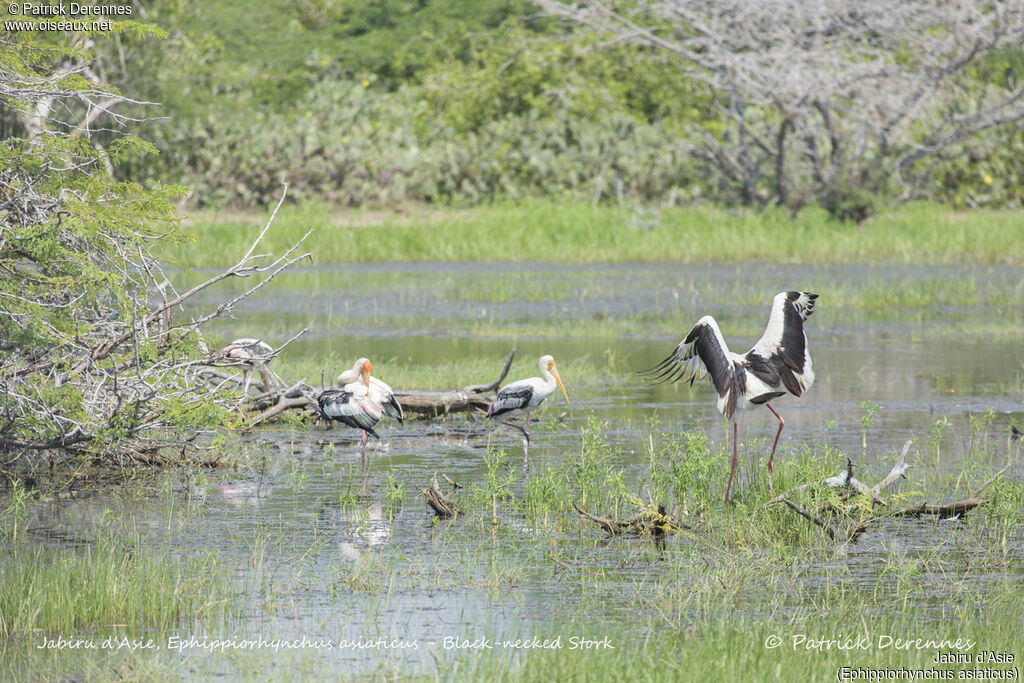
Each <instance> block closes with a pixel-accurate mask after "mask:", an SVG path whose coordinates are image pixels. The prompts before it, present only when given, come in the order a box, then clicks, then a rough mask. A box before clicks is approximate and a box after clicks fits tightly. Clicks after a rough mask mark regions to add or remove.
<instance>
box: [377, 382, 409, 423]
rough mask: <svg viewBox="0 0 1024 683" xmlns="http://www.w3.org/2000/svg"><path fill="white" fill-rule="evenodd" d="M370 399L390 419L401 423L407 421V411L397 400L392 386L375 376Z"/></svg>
mask: <svg viewBox="0 0 1024 683" xmlns="http://www.w3.org/2000/svg"><path fill="white" fill-rule="evenodd" d="M370 399H371V400H373V401H376V402H377V404H378V405H379V406H380V407H381V408H383V409H384V414H385V415H387V416H388V417H390V418H393V419H395V420H398V421H399V422H404V421H405V411H404V410H402V404H401V403H399V402H398V399H397V398H395V392H394V391H393V390H392V389H391V387H390V386H388V385H387V384H385V383H384V382H382V381H380V380H379V379H377V378H376V377H373V376H371V377H370Z"/></svg>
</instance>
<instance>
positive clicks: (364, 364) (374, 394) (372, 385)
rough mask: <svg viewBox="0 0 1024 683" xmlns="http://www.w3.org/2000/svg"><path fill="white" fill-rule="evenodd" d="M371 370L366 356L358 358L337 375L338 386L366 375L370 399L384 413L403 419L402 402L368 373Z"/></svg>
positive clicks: (387, 387)
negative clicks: (353, 363) (347, 368)
mask: <svg viewBox="0 0 1024 683" xmlns="http://www.w3.org/2000/svg"><path fill="white" fill-rule="evenodd" d="M372 370H373V364H372V363H371V362H370V359H368V358H360V359H359V360H357V361H356V364H355V365H353V366H352V369H351V370H346V371H345V372H343V373H341V374H340V375H338V380H337V383H338V386H341V387H343V386H345V385H346V384H351V383H353V382H358V381H359V378H360V377H362V376H364V374H365V376H366V378H367V381H368V382H369V384H368V385H367V390H368V393H369V395H370V399H372V400H373V401H376V402H377V405H379V406H380V407H381V408H382V409H383V410H384V414H385V415H387V416H388V417H390V418H393V419H395V420H398V421H399V422H404V421H405V411H404V410H402V404H401V403H399V402H398V399H397V398H395V392H394V391H393V390H392V389H391V387H389V386H388V385H387V384H385V383H384V382H382V381H380V380H379V379H377V378H376V377H373V376H371V375H370V372H371V371H372Z"/></svg>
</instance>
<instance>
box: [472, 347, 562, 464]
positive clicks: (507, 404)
mask: <svg viewBox="0 0 1024 683" xmlns="http://www.w3.org/2000/svg"><path fill="white" fill-rule="evenodd" d="M537 364H538V366H539V367H540V375H541V376H540V377H530V378H529V379H520V380H517V381H515V382H512V383H511V384H506V385H505V386H504V387H502V388H501V390H499V391H498V395H497V396H495V397H494V401H492V402H491V405H490V407H489V408H488V409H487V417H488V418H489V419H491V420H494V421H495V422H498V423H500V424H503V425H505V426H506V427H512V428H514V429H518V430H519V431H520V432H522V434H523V437H525V441H524V443H525V445H526V447H529V445H530V416H531V414H532V413H533V411H534V410H536V409H537V408H538V407H539V406H540V404H541V403H542V402H543V401H544V399H546V398H547V397H548V396H550V395H551V394H553V393H555V389H556V388H557V389H561V390H562V395H563V396H565V404H566V405H569V394H567V393H566V391H565V385H564V384H562V378H561V377H560V376H559V374H558V368H557V367H556V366H555V359H554V358H552V357H551V356H541V357H540V360H539V361H538V363H537ZM524 414H525V415H526V427H525V428H523V427H519V426H517V425H514V424H511V423H509V422H506V421H505V420H502V419H498V418H501V417H506V418H507V417H512V416H514V415H524Z"/></svg>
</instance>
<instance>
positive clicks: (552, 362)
mask: <svg viewBox="0 0 1024 683" xmlns="http://www.w3.org/2000/svg"><path fill="white" fill-rule="evenodd" d="M548 372H550V373H551V374H552V376H553V377H554V378H555V383H556V384H558V388H559V389H561V390H562V396H565V405H569V394H567V393H566V392H565V385H564V384H562V378H561V377H560V376H559V375H558V368H557V367H555V359H554V358H552V359H551V360H549V361H548Z"/></svg>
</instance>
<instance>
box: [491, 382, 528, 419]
mask: <svg viewBox="0 0 1024 683" xmlns="http://www.w3.org/2000/svg"><path fill="white" fill-rule="evenodd" d="M534 391H535V387H534V386H533V383H531V382H530V381H529V380H519V381H518V382H512V383H511V384H509V385H507V386H504V387H502V388H501V390H500V391H498V395H497V396H495V397H494V401H493V402H492V403H491V406H490V407H489V408H488V409H487V417H498V416H499V415H504V414H505V413H510V412H512V411H513V410H525V409H526V408H527V407H528V406H529V405H530V401H531V399H533V393H534Z"/></svg>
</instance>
